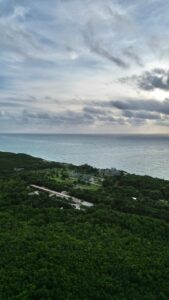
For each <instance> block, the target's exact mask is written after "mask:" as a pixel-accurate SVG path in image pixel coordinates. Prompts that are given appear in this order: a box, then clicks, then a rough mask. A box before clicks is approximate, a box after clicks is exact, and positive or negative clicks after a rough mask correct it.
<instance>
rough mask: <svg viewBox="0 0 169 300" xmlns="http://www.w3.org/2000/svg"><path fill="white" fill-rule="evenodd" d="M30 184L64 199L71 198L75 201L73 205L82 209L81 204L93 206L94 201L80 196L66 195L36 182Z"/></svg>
mask: <svg viewBox="0 0 169 300" xmlns="http://www.w3.org/2000/svg"><path fill="white" fill-rule="evenodd" d="M30 186H31V187H32V188H34V189H37V190H40V191H42V192H47V193H49V194H51V195H55V196H57V197H59V198H63V199H66V200H71V201H73V203H74V204H73V206H74V207H75V208H76V209H80V207H81V205H83V206H86V207H92V206H93V203H90V202H87V201H82V200H80V199H78V198H75V197H72V196H70V195H66V194H64V193H59V192H56V191H54V190H51V189H48V188H45V187H43V186H39V185H35V184H31V185H30Z"/></svg>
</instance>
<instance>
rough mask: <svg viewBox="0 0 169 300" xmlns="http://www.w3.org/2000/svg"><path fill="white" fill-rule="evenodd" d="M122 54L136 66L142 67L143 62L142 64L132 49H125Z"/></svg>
mask: <svg viewBox="0 0 169 300" xmlns="http://www.w3.org/2000/svg"><path fill="white" fill-rule="evenodd" d="M123 54H124V55H125V56H126V57H127V58H129V59H130V60H132V61H133V62H135V63H136V64H137V65H138V66H140V67H143V62H142V60H141V58H140V57H139V55H138V54H137V53H136V52H135V51H134V49H132V48H128V49H125V50H124V51H123Z"/></svg>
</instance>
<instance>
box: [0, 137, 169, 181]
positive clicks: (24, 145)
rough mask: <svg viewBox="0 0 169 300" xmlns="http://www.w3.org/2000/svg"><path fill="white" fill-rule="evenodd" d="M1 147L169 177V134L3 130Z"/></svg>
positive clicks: (50, 158) (51, 157)
mask: <svg viewBox="0 0 169 300" xmlns="http://www.w3.org/2000/svg"><path fill="white" fill-rule="evenodd" d="M0 151H9V152H15V153H27V154H31V155H33V156H37V157H42V158H44V159H47V160H53V161H58V162H67V163H73V164H76V165H81V164H85V163H87V164H90V165H92V166H95V167H97V168H112V167H114V168H117V169H119V170H125V171H127V172H129V173H135V174H140V175H150V176H153V177H159V178H164V179H168V180H169V135H80V134H73V135H68V134H0Z"/></svg>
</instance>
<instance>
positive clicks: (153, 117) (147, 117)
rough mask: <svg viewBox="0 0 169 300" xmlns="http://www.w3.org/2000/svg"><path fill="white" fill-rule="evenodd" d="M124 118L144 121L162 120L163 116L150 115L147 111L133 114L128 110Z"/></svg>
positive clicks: (124, 113)
mask: <svg viewBox="0 0 169 300" xmlns="http://www.w3.org/2000/svg"><path fill="white" fill-rule="evenodd" d="M123 116H125V117H127V118H135V119H144V120H161V115H160V114H158V113H149V112H146V111H141V112H132V111H129V110H126V111H124V112H123Z"/></svg>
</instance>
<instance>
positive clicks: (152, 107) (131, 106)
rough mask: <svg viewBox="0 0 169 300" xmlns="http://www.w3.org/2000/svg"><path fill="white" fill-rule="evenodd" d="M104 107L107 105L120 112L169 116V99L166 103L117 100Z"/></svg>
mask: <svg viewBox="0 0 169 300" xmlns="http://www.w3.org/2000/svg"><path fill="white" fill-rule="evenodd" d="M102 105H104V106H105V105H107V106H110V107H114V108H117V109H119V110H124V111H125V110H130V111H133V110H134V111H140V110H141V111H150V112H157V113H162V114H165V115H169V99H166V100H165V101H157V100H142V99H141V100H139V99H137V100H131V99H128V100H116V101H109V102H107V103H105V102H104V103H103V102H102Z"/></svg>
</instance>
